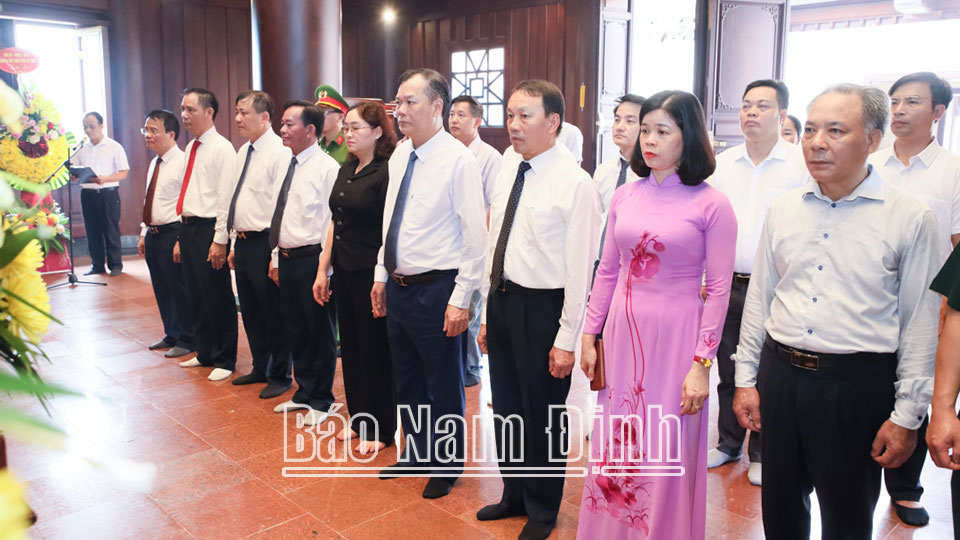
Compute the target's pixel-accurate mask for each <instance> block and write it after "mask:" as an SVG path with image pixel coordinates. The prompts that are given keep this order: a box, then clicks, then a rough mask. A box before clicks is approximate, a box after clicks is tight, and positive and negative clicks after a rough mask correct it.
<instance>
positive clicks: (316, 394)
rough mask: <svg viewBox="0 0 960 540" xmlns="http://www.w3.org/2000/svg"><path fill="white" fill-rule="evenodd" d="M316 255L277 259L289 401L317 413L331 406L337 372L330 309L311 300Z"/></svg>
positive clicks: (317, 258)
mask: <svg viewBox="0 0 960 540" xmlns="http://www.w3.org/2000/svg"><path fill="white" fill-rule="evenodd" d="M319 265H320V260H319V255H316V256H313V255H310V256H307V257H300V258H295V259H287V258H284V257H280V262H279V272H280V300H281V302H282V304H281V305H282V306H283V319H284V322H285V324H286V327H287V343H289V344H290V353H291V355H292V356H293V377H294V379H296V381H297V386H298V388H297V392H296V393H295V394H293V401H294V402H296V403H302V404H304V405H309V406H310V407H311V408H312V409H314V410H317V411H328V410H330V406H331V405H333V402H334V399H333V376H334V373H335V372H336V370H337V342H336V331H335V327H336V322H335V321H334V307H333V306H331V305H330V304H327V305H326V306H321V305H320V304H318V303H317V302H316V300H314V299H313V282H314V281H315V280H316V278H317V267H318V266H319Z"/></svg>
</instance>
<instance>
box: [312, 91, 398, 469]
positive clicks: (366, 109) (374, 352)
mask: <svg viewBox="0 0 960 540" xmlns="http://www.w3.org/2000/svg"><path fill="white" fill-rule="evenodd" d="M343 134H344V137H345V138H346V141H347V149H348V150H349V151H350V155H349V156H348V157H347V161H346V162H345V163H344V164H343V167H341V168H340V174H339V175H338V176H337V181H336V183H335V184H334V186H333V191H332V192H331V194H330V208H331V209H332V210H333V222H332V223H331V227H330V230H328V232H327V244H326V245H328V246H331V249H328V250H324V252H323V256H322V257H321V260H320V267H319V269H318V271H317V280H316V282H315V283H314V286H313V294H314V297H315V298H316V300H317V302H319V303H320V304H324V303H326V302H327V300H329V298H330V294H331V292H332V293H333V294H335V295H336V296H337V301H336V310H337V319H338V320H339V321H340V351H341V364H342V366H343V386H344V390H345V392H346V397H347V408H348V409H349V411H350V422H349V424H348V425H346V426H345V427H344V428H343V430H342V431H341V432H340V433H339V434H338V435H337V438H338V439H340V440H348V439H353V438H358V437H360V438H362V439H363V440H361V441H360V444H359V445H358V446H357V447H356V450H357V451H358V452H359V453H361V454H366V453H369V452H373V451H377V450H380V449H382V448H385V447H386V446H389V445H390V444H393V435H394V432H395V431H396V428H397V424H396V416H397V411H396V398H395V396H394V383H393V365H392V364H391V360H390V349H389V347H388V345H387V326H386V319H385V318H379V319H375V318H374V317H373V307H372V306H371V304H370V289H371V287H373V270H374V267H375V266H376V265H377V252H378V251H379V250H380V244H381V238H382V222H383V205H384V200H385V199H386V195H387V176H388V175H387V161H388V160H389V159H390V154H391V153H392V152H393V148H394V146H396V143H397V137H396V135H395V134H394V131H393V120H392V119H390V118H389V117H388V116H387V113H386V111H385V110H384V108H383V105H382V104H381V103H377V102H363V103H360V104H358V105H355V106H354V107H353V108H351V109H350V110H349V111H347V116H346V118H345V119H344V123H343ZM331 266H332V268H333V278H332V279H330V278H328V274H329V272H328V270H329V269H330V268H331ZM331 287H332V291H331ZM361 413H365V414H363V416H359V417H358V415H360V414H361ZM368 415H369V416H368Z"/></svg>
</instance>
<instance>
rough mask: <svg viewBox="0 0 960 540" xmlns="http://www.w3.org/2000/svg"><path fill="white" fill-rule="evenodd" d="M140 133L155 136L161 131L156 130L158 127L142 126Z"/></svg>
mask: <svg viewBox="0 0 960 540" xmlns="http://www.w3.org/2000/svg"><path fill="white" fill-rule="evenodd" d="M140 134H141V135H153V136H154V137H156V136H157V135H159V134H160V132H159V131H158V130H156V129H147V128H140Z"/></svg>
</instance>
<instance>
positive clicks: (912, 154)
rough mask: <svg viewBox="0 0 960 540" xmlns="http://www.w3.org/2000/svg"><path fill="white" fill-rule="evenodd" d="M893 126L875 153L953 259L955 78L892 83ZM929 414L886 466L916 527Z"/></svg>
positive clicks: (956, 234)
mask: <svg viewBox="0 0 960 540" xmlns="http://www.w3.org/2000/svg"><path fill="white" fill-rule="evenodd" d="M889 95H890V112H891V114H892V116H893V118H892V119H891V122H890V131H892V132H893V134H894V135H895V136H896V140H895V141H894V143H893V145H891V146H889V147H887V148H884V149H882V150H878V151H877V152H876V153H874V154H873V155H872V156H870V163H871V164H872V165H873V166H874V168H875V169H876V170H877V172H879V173H880V176H882V177H883V179H884V181H886V182H888V183H890V184H893V185H895V186H898V187H901V188H903V189H905V190H907V191H909V192H910V193H911V194H913V195H915V196H916V197H918V198H919V199H921V200H922V201H923V202H925V203H927V205H929V206H930V208H931V209H932V210H933V214H934V216H936V218H937V224H938V225H939V237H940V258H941V262H944V261H946V260H947V257H948V256H949V255H950V252H951V251H952V250H953V246H956V245H957V242H958V241H960V157H958V156H957V155H956V154H954V153H952V152H950V151H949V150H946V149H944V148H941V147H940V145H939V144H938V143H937V139H936V138H934V136H933V130H934V126H935V125H936V122H937V121H938V120H940V119H941V118H943V115H944V113H945V112H946V110H947V107H948V106H949V105H950V101H952V100H953V90H952V89H951V88H950V83H948V82H947V81H945V80H944V79H942V78H940V77H938V76H937V75H935V74H933V73H930V72H921V73H911V74H909V75H905V76H903V77H901V78H900V79H899V80H897V82H895V83H893V86H891V87H890V91H889ZM926 431H927V419H924V421H923V425H922V426H920V429H919V430H918V431H917V448H916V450H914V452H913V455H912V456H911V457H910V459H908V460H907V462H906V463H904V464H903V465H902V466H900V467H899V468H897V469H888V470H886V471H884V481H885V483H886V486H887V493H889V494H890V499H891V501H892V502H893V505H894V508H895V509H896V512H897V516H898V517H899V518H900V519H901V520H902V521H903V522H904V523H906V524H908V525H913V526H915V527H918V526H923V525H926V524H927V523H928V522H929V521H930V516H929V515H928V514H927V511H926V510H925V509H924V508H923V507H922V506H921V505H920V495H921V494H923V487H922V486H921V485H920V473H921V471H922V469H923V462H924V461H925V460H926V458H927V444H926V441H925V439H926Z"/></svg>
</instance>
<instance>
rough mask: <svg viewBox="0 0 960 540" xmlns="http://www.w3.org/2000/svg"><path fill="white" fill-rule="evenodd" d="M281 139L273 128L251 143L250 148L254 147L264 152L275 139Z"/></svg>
mask: <svg viewBox="0 0 960 540" xmlns="http://www.w3.org/2000/svg"><path fill="white" fill-rule="evenodd" d="M279 138H280V136H279V135H277V134H276V133H274V132H273V128H267V130H266V131H265V132H263V135H260V137H259V138H258V139H257V140H256V141H253V142H251V143H250V146H252V147H253V148H254V149H255V150H263V148H264V147H265V146H266V145H268V144H270V143H271V142H272V141H273V139H279Z"/></svg>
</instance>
